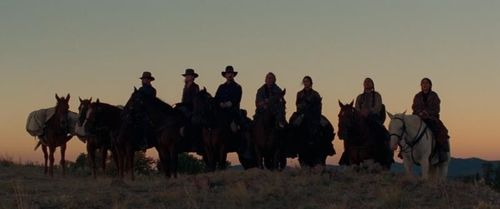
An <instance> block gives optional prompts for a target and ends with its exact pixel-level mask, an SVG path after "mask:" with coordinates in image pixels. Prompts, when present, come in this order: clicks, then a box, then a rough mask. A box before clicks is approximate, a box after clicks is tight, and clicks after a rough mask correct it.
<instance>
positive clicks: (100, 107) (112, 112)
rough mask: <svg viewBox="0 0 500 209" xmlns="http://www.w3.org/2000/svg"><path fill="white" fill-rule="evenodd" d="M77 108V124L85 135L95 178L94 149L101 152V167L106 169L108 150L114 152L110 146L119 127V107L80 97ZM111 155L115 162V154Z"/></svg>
mask: <svg viewBox="0 0 500 209" xmlns="http://www.w3.org/2000/svg"><path fill="white" fill-rule="evenodd" d="M78 110H79V114H80V117H79V126H81V127H83V129H84V134H85V136H83V138H85V139H86V143H87V153H88V157H89V161H90V162H89V163H90V165H91V167H92V175H93V176H94V178H96V177H97V166H96V162H95V161H96V151H97V150H99V151H100V152H101V167H102V170H103V171H106V160H107V159H108V150H111V151H112V152H114V151H113V149H112V147H111V141H112V138H113V137H116V134H117V132H118V128H119V127H120V114H121V109H119V108H117V107H115V106H112V105H109V104H106V103H101V102H100V101H99V99H97V101H96V102H94V103H92V102H91V99H89V100H81V99H80V107H79V108H78ZM112 156H113V158H114V160H115V163H117V158H116V155H115V154H113V155H112Z"/></svg>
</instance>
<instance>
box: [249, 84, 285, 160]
mask: <svg viewBox="0 0 500 209" xmlns="http://www.w3.org/2000/svg"><path fill="white" fill-rule="evenodd" d="M285 94H286V90H284V91H283V92H282V93H281V94H280V95H276V96H273V97H271V98H270V99H269V107H268V108H266V109H262V110H258V111H257V113H256V115H255V120H254V124H253V131H252V134H253V137H252V138H253V144H254V145H255V153H256V157H257V163H258V166H259V167H260V168H262V169H264V168H267V169H270V170H274V169H279V170H282V169H284V168H285V167H286V157H285V155H284V153H283V151H284V143H285V140H286V139H285V136H286V134H285V133H286V132H285V131H286V126H287V122H286V118H285V114H286V113H285V109H286V108H285V105H286V101H285V99H284V96H285Z"/></svg>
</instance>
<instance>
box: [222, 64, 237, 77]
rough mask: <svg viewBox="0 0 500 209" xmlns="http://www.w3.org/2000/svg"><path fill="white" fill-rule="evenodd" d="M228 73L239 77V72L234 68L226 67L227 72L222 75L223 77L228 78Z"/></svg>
mask: <svg viewBox="0 0 500 209" xmlns="http://www.w3.org/2000/svg"><path fill="white" fill-rule="evenodd" d="M226 73H232V74H234V76H236V75H238V72H236V71H234V68H233V66H231V65H228V66H226V71H224V72H222V73H221V74H222V76H223V77H226Z"/></svg>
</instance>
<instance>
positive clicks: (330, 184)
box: [0, 162, 500, 209]
mask: <svg viewBox="0 0 500 209" xmlns="http://www.w3.org/2000/svg"><path fill="white" fill-rule="evenodd" d="M4 208H5V209H12V208H23V209H24V208H51V209H52V208H53V209H58V208H113V209H119V208H214V209H215V208H218V209H219V208H220V209H223V208H238V209H253V208H265V209H274V208H276V209H278V208H283V209H294V208H301V209H314V208H339V209H348V208H349V209H350V208H363V209H365V208H384V209H386V208H471V209H475V208H477V209H480V208H500V194H498V193H495V192H493V191H492V190H490V189H489V188H487V187H486V186H483V185H474V184H465V183H461V182H455V181H449V182H446V183H441V184H437V183H432V182H423V181H419V180H414V179H412V178H407V177H405V176H402V175H399V174H391V173H377V174H375V173H371V172H368V171H363V172H355V171H353V170H352V169H345V170H335V171H333V170H327V171H324V170H321V169H315V170H314V169H313V170H301V169H289V170H286V171H283V172H269V171H261V170H257V169H255V170H250V171H246V172H243V171H224V172H217V173H212V174H202V175H196V176H181V177H179V178H178V179H171V180H166V179H164V178H163V177H162V176H159V175H155V176H149V177H148V176H139V177H138V179H137V180H136V181H135V182H132V181H129V180H124V181H122V180H117V179H115V178H111V177H100V178H98V179H97V180H94V179H93V178H91V177H82V176H80V175H75V174H69V175H67V176H65V177H62V176H61V175H60V170H57V175H56V177H55V178H53V179H51V178H48V177H46V176H44V175H43V173H42V168H40V167H38V166H26V165H16V164H13V163H9V162H0V209H4Z"/></svg>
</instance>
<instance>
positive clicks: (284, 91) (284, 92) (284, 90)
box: [282, 88, 286, 96]
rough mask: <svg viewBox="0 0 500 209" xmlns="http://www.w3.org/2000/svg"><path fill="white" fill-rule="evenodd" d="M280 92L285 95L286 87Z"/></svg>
mask: <svg viewBox="0 0 500 209" xmlns="http://www.w3.org/2000/svg"><path fill="white" fill-rule="evenodd" d="M282 93H283V96H285V95H286V88H285V89H283V92H282Z"/></svg>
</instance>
